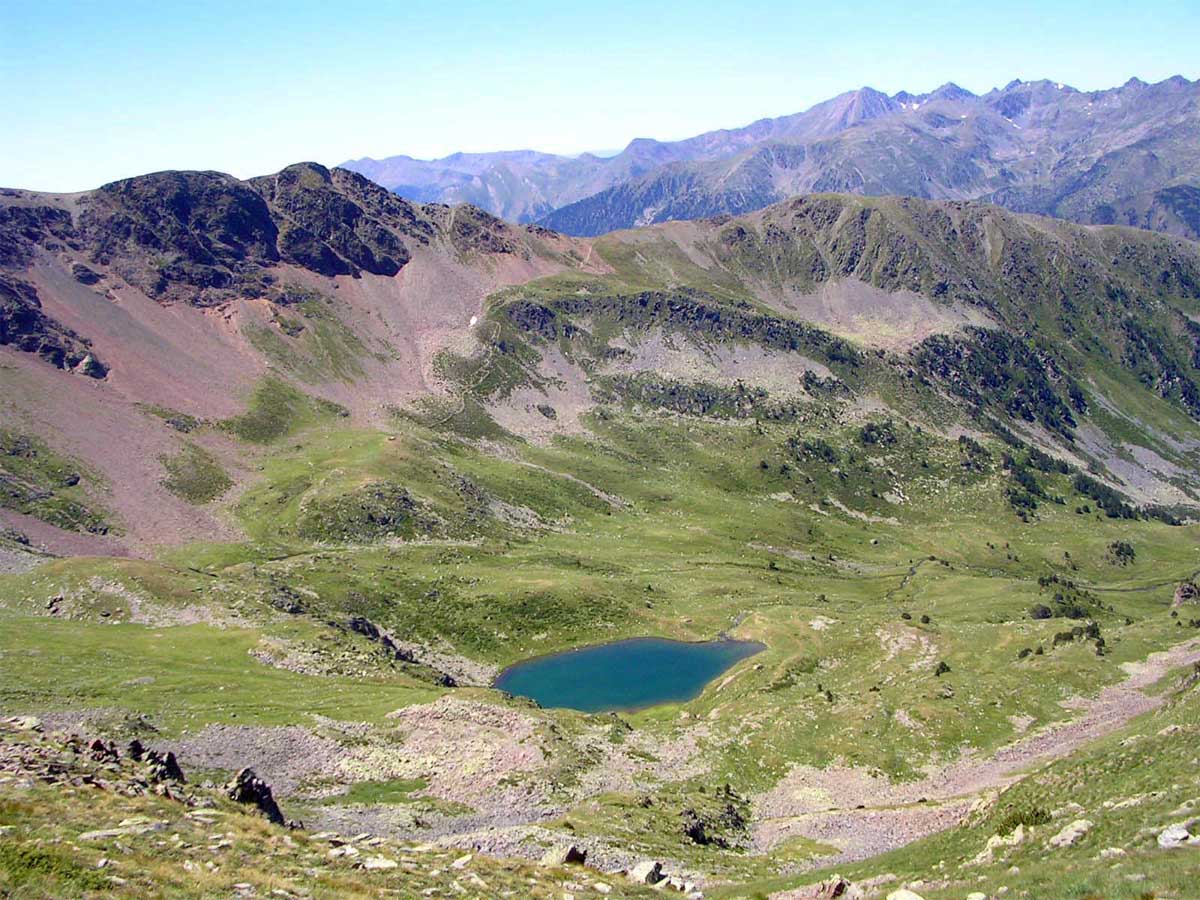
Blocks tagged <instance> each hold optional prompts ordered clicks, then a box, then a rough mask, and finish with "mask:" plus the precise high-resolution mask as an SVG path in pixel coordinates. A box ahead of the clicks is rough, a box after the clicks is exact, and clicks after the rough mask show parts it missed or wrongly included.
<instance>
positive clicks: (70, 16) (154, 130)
mask: <svg viewBox="0 0 1200 900" xmlns="http://www.w3.org/2000/svg"><path fill="white" fill-rule="evenodd" d="M1198 47H1200V0H1173V2H1172V0H1145V2H1142V3H1130V2H1114V0H1089V2H1076V0H1070V2H1054V0H1042V2H1035V3H1031V2H1024V0H1012V2H1008V3H1002V4H994V3H991V4H988V3H959V2H956V3H949V2H945V3H943V2H937V3H913V2H898V0H892V2H878V0H860V2H857V3H837V2H834V0H827V2H822V3H802V2H791V3H788V2H759V0H741V2H711V3H683V2H660V3H656V2H653V0H644V2H626V0H598V2H592V3H579V2H572V0H557V2H542V0H535V2H520V0H510V2H483V0H459V2H436V3H434V2H425V0H403V2H387V0H376V2H371V3H366V2H359V0H321V2H313V0H293V2H291V3H286V4H285V3H276V2H271V0H240V2H229V0H207V2H206V0H191V2H173V0H158V2H145V0H123V2H106V0H95V2H63V0H0V98H2V103H3V112H2V113H0V115H2V116H3V119H2V120H0V121H2V122H3V131H2V132H0V185H5V186H10V187H27V188H36V189H42V190H63V191H66V190H80V189H84V188H89V187H95V186H97V185H99V184H102V183H104V182H107V181H111V180H114V179H116V178H122V177H126V176H129V175H135V174H139V173H143V172H150V171H156V170H160V169H176V168H196V169H200V168H203V169H219V170H222V171H226V172H232V173H233V174H235V175H238V176H241V177H246V176H249V175H256V174H263V173H266V172H273V171H276V170H278V169H279V168H281V167H282V166H284V165H286V164H288V163H291V162H296V161H299V160H304V159H315V160H317V161H320V162H323V163H326V164H335V163H338V162H341V161H343V160H345V159H349V158H356V157H360V156H374V157H382V156H389V155H393V154H397V153H407V154H410V155H412V156H418V157H432V156H439V155H443V154H446V153H449V152H452V151H455V150H500V149H512V148H518V147H533V148H536V149H541V150H549V151H556V152H565V153H573V152H578V151H581V150H588V149H592V150H598V149H608V148H614V149H615V148H619V147H622V146H624V145H625V144H626V143H627V142H628V141H629V140H630V139H631V138H634V137H643V136H644V137H656V138H660V139H675V138H681V137H686V136H689V135H692V134H696V133H699V132H702V131H707V130H710V129H712V128H719V127H732V126H737V125H743V124H746V123H748V122H750V121H753V120H754V119H757V118H761V117H763V116H776V115H785V114H787V113H792V112H797V111H799V110H801V109H804V108H807V107H808V106H811V105H812V104H813V103H815V102H817V101H820V100H823V99H826V98H828V97H830V96H833V95H834V94H837V93H840V92H842V91H844V90H848V89H851V88H856V87H860V86H862V85H864V84H868V85H871V86H872V87H876V88H878V89H880V90H884V91H887V92H889V93H893V92H895V91H898V90H900V89H902V88H903V89H908V90H911V91H914V92H920V91H924V90H929V89H931V88H933V87H935V86H937V85H938V84H941V83H943V82H945V81H955V82H957V83H959V84H961V85H962V86H963V87H967V88H970V89H971V90H973V91H976V92H983V91H986V90H988V89H990V88H992V87H993V86H997V85H1003V84H1005V83H1007V82H1008V81H1010V80H1011V79H1013V78H1022V79H1027V80H1028V79H1034V78H1041V77H1045V78H1051V79H1053V80H1055V81H1064V82H1067V83H1068V84H1071V85H1074V86H1076V87H1078V88H1081V89H1096V88H1103V87H1111V86H1113V85H1116V84H1120V83H1122V82H1124V81H1125V80H1126V79H1128V78H1129V77H1130V76H1133V75H1136V76H1138V77H1140V78H1143V79H1145V80H1146V81H1158V80H1161V79H1163V78H1166V77H1168V76H1170V75H1173V74H1181V75H1184V76H1186V77H1188V78H1193V79H1194V78H1197V77H1200V50H1198V49H1197V48H1198Z"/></svg>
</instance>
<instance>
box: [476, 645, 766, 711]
mask: <svg viewBox="0 0 1200 900" xmlns="http://www.w3.org/2000/svg"><path fill="white" fill-rule="evenodd" d="M764 649H766V648H765V646H764V645H763V644H760V643H758V642H757V641H729V640H722V641H708V642H706V643H687V642H685V641H670V640H666V639H665V638H631V639H629V640H625V641H614V642H613V643H611V644H596V645H594V646H591V647H580V648H578V649H575V650H567V651H566V652H564V653H555V654H553V655H551V656H539V657H537V658H535V659H530V660H526V661H525V662H520V663H517V664H516V665H513V666H509V667H508V668H507V669H505V670H504V671H503V672H501V673H500V677H499V678H497V679H496V684H495V686H496V687H497V688H499V689H500V690H503V691H508V692H509V693H510V694H516V695H518V696H520V697H529V698H531V699H533V700H536V701H537V702H538V703H539V704H540V705H542V706H546V707H566V708H568V709H578V710H581V711H583V712H606V711H609V710H631V709H641V708H643V707H646V706H656V705H658V704H660V703H680V702H683V701H685V700H691V699H692V698H693V697H695V696H697V695H698V694H699V693H700V692H701V691H702V690H703V689H704V686H705V685H706V684H708V683H709V682H710V681H712V680H713V679H714V678H716V677H717V676H718V675H720V674H721V673H722V672H724V671H725V670H726V669H728V668H729V667H730V666H732V665H733V664H734V663H736V662H738V661H739V660H742V659H745V658H746V657H747V656H753V655H754V654H755V653H758V652H759V651H761V650H764Z"/></svg>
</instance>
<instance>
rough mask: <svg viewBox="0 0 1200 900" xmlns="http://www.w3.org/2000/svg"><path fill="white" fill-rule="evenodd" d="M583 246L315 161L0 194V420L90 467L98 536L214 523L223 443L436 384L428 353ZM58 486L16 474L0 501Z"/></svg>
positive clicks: (235, 473) (56, 541)
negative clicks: (28, 482)
mask: <svg viewBox="0 0 1200 900" xmlns="http://www.w3.org/2000/svg"><path fill="white" fill-rule="evenodd" d="M581 259H582V254H581V253H580V252H578V251H577V250H576V249H575V248H574V247H573V245H572V243H571V242H570V241H569V240H567V239H563V238H561V237H560V236H558V235H555V234H553V233H551V232H548V231H545V230H544V229H541V230H534V229H527V228H519V227H514V226H511V225H508V224H506V223H504V222H501V221H500V220H498V219H496V218H494V217H492V216H490V215H488V214H487V213H484V212H482V211H481V210H478V209H475V208H471V207H456V208H452V207H446V206H441V205H437V204H428V205H426V204H413V203H410V202H408V201H406V200H403V199H401V198H400V197H397V196H396V195H395V194H392V193H390V192H388V191H386V190H384V189H383V188H381V187H379V186H378V185H376V184H374V183H373V182H371V181H368V180H367V179H366V178H363V177H362V176H361V175H357V174H355V173H352V172H347V171H344V170H340V169H334V170H332V171H330V170H327V169H325V168H323V167H321V166H318V165H316V164H315V163H301V164H297V165H294V166H289V167H288V168H286V169H284V170H283V171H281V172H279V173H277V174H276V175H272V176H266V177H262V178H255V179H252V180H250V181H239V180H238V179H236V178H233V177H232V176H229V175H224V174H221V173H218V172H161V173H156V174H152V175H146V176H141V177H137V178H131V179H127V180H125V181H119V182H114V183H113V184H109V185H105V186H103V187H101V188H99V189H97V190H94V191H89V192H85V193H81V194H72V195H51V194H38V193H32V192H25V191H17V190H7V191H4V192H3V193H2V194H0V348H2V352H3V353H4V354H5V355H4V367H3V368H2V369H0V381H2V382H3V385H4V389H3V393H4V396H5V400H4V409H3V415H4V419H5V424H6V425H9V424H11V425H12V427H13V428H15V429H17V430H18V431H19V433H20V434H22V435H24V434H31V435H33V436H36V437H37V438H38V439H39V440H43V441H45V442H46V443H47V444H48V445H49V446H50V447H52V448H54V449H55V450H57V451H61V452H62V453H64V454H66V455H67V456H68V457H70V458H73V459H76V460H77V461H78V464H79V465H80V466H81V467H85V468H89V471H91V472H92V473H93V475H94V477H89V478H87V479H85V483H84V485H83V486H82V487H80V488H79V490H82V491H90V492H92V493H93V494H94V496H93V498H92V499H93V500H94V501H95V502H96V503H97V504H98V505H102V506H104V507H106V508H108V509H109V510H110V513H111V516H110V520H109V521H107V522H106V523H105V526H106V527H105V530H106V531H108V532H109V535H110V539H113V540H120V541H124V542H126V544H127V546H129V547H144V546H146V543H147V542H149V543H160V542H167V541H171V540H173V539H177V538H178V537H181V536H183V535H185V534H186V535H192V536H202V535H207V536H224V535H227V534H229V532H228V530H227V526H226V525H224V524H223V523H222V522H221V521H220V517H219V515H218V514H217V513H216V512H215V509H216V507H217V506H219V499H218V498H219V497H220V496H221V495H222V494H223V493H225V491H226V490H227V489H228V488H229V486H230V484H231V482H232V481H233V480H236V479H237V478H240V477H242V476H243V475H244V469H243V468H242V467H243V466H244V462H243V461H242V458H241V453H240V451H239V450H238V448H237V442H236V440H233V439H232V438H239V437H240V436H242V435H244V434H250V435H269V436H271V438H272V439H274V438H278V437H280V436H282V435H284V434H286V433H289V432H290V431H292V430H294V429H295V428H297V427H300V425H301V424H307V423H311V422H314V421H317V420H320V419H321V418H322V417H324V418H328V417H329V416H331V415H334V414H335V412H334V411H340V414H341V415H348V414H349V415H354V416H360V417H371V416H379V415H380V414H381V413H380V410H381V409H382V408H384V407H386V405H388V404H391V403H397V402H402V401H404V400H406V399H409V398H411V397H413V396H415V395H425V394H428V393H429V392H430V391H435V390H437V387H436V378H435V377H434V376H433V375H432V373H431V371H430V365H431V355H432V354H433V353H434V352H436V349H437V348H438V347H440V346H441V345H442V344H443V343H445V342H446V341H448V340H451V338H452V335H454V334H455V333H458V334H461V335H463V336H464V337H467V329H468V323H469V321H470V318H471V316H472V315H475V314H477V313H479V312H480V311H481V308H482V301H483V298H484V297H485V296H486V295H487V294H488V293H490V292H491V291H493V290H495V289H496V288H497V287H500V286H503V285H506V284H510V283H514V282H521V281H524V280H527V279H529V278H531V277H536V276H538V275H544V274H548V273H551V272H555V271H560V270H562V269H564V268H571V267H576V266H579V265H580V260H581ZM468 339H469V338H468ZM85 385H86V386H85ZM247 407H249V412H246V411H247ZM256 410H257V412H256ZM242 413H245V414H246V415H247V416H249V417H250V418H249V419H246V420H243V419H239V418H237V417H238V415H239V414H242ZM256 416H257V418H256ZM231 422H232V423H233V424H231V425H228V427H225V426H223V425H219V423H231ZM231 436H232V438H231ZM197 441H199V443H197ZM239 473H240V474H239ZM23 483H24V482H23ZM56 490H57V488H56V487H54V486H53V485H41V484H39V485H36V486H33V487H29V486H27V487H22V488H21V490H20V491H18V492H17V494H19V496H17V494H14V498H13V499H12V502H10V503H6V504H4V505H5V506H7V507H9V508H10V509H12V510H14V511H15V512H20V511H21V510H24V509H26V508H33V507H36V506H37V504H36V503H33V501H30V500H28V499H21V498H23V497H26V495H27V494H29V492H30V491H33V492H34V493H37V492H39V491H40V492H46V491H49V492H50V493H51V494H52V493H53V492H55V491H56ZM47 496H48V497H49V495H47ZM83 499H86V498H83ZM48 502H51V504H52V500H48ZM13 521H14V524H16V525H19V526H20V527H22V528H26V529H29V528H35V530H36V528H38V527H40V526H38V525H35V524H34V523H30V522H28V521H25V520H20V521H18V520H16V519H14V520H13ZM89 530H90V531H91V532H92V533H96V532H97V531H98V530H99V529H98V528H91V529H89ZM42 539H43V540H44V541H47V542H48V546H51V547H67V546H71V547H82V546H85V545H82V544H80V543H79V540H80V538H79V537H77V536H76V535H64V534H60V533H59V532H57V531H53V530H52V531H48V532H46V533H45V535H44V536H43V537H42ZM87 546H91V547H92V548H93V549H97V550H99V549H105V550H111V549H112V545H111V543H104V544H103V545H101V544H98V543H95V542H94V541H93V542H92V544H90V545H87Z"/></svg>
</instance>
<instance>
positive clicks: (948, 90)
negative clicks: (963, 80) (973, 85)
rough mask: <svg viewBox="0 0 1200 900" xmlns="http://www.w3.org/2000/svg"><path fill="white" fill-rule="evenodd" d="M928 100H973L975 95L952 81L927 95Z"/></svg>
mask: <svg viewBox="0 0 1200 900" xmlns="http://www.w3.org/2000/svg"><path fill="white" fill-rule="evenodd" d="M928 96H929V99H930V100H973V99H974V98H975V95H974V94H973V93H971V92H970V91H968V90H967V89H966V88H964V87H959V86H958V85H957V84H955V83H954V82H953V81H947V82H946V83H945V84H943V85H942V86H941V87H939V88H936V89H935V90H934V91H932V92H931V93H930V94H929V95H928Z"/></svg>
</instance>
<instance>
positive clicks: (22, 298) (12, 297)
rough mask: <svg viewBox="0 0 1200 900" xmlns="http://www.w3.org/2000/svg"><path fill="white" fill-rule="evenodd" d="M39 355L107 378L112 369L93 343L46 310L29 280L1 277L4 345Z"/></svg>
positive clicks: (55, 363)
mask: <svg viewBox="0 0 1200 900" xmlns="http://www.w3.org/2000/svg"><path fill="white" fill-rule="evenodd" d="M6 344H7V345H11V346H13V347H16V348H17V349H18V350H22V351H24V352H26V353H35V354H37V355H38V356H39V357H41V358H42V359H44V360H45V361H46V362H48V363H50V364H51V365H52V366H55V367H57V368H59V369H70V370H73V371H77V372H79V373H80V374H83V375H87V376H88V377H89V378H103V377H104V376H105V375H107V374H108V368H107V367H106V366H105V365H104V364H103V363H102V362H100V360H99V359H97V358H96V356H95V354H93V353H92V351H91V347H90V343H89V341H88V340H87V339H86V338H83V337H80V336H79V335H78V334H76V333H75V332H74V331H72V330H71V329H70V328H67V327H66V326H65V325H63V324H61V323H60V322H57V321H56V320H54V319H52V318H51V317H50V316H47V315H46V314H45V313H44V312H43V311H42V304H41V301H40V300H38V294H37V289H36V288H34V286H33V285H32V284H30V283H29V282H27V281H23V280H21V279H19V278H12V277H9V276H6V275H0V346H3V345H6Z"/></svg>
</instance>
